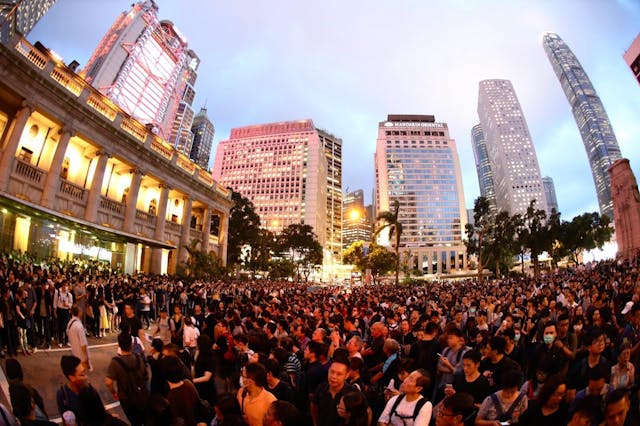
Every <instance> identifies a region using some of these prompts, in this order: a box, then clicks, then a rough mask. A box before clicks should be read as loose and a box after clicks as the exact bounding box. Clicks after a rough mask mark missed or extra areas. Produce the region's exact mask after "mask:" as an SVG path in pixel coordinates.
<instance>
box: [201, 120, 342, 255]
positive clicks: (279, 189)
mask: <svg viewBox="0 0 640 426" xmlns="http://www.w3.org/2000/svg"><path fill="white" fill-rule="evenodd" d="M212 175H213V176H214V179H215V180H217V181H218V182H220V184H221V185H225V186H228V187H231V188H233V190H235V191H237V192H239V193H241V194H242V195H243V196H245V197H247V198H248V199H250V200H251V201H252V202H253V204H254V206H255V208H256V212H257V213H258V214H259V215H260V219H261V222H262V226H263V227H264V228H267V229H269V230H270V231H272V232H276V233H277V232H280V231H281V230H282V229H283V228H285V227H287V226H288V225H291V224H294V223H301V222H302V223H305V224H308V225H311V226H312V227H313V229H314V231H315V233H316V235H317V237H318V241H319V242H320V243H321V244H322V245H323V247H324V248H325V252H330V253H332V254H334V253H335V252H339V250H340V241H341V234H342V232H341V229H342V221H341V215H342V212H341V208H339V209H338V211H337V212H336V211H335V209H332V208H330V206H332V205H333V204H334V202H337V203H339V204H338V205H339V206H341V204H342V193H341V192H340V191H341V186H342V141H341V140H340V139H338V138H336V137H334V136H332V135H330V134H328V133H327V132H324V131H322V130H319V129H317V128H316V127H315V126H314V124H313V121H311V120H300V121H287V122H282V123H271V124H262V125H255V126H247V127H241V128H236V129H232V130H231V136H230V138H229V139H228V140H226V141H222V142H220V143H219V144H218V148H217V152H216V157H215V161H214V165H213V171H212ZM336 189H337V191H336ZM336 192H339V195H338V196H339V197H340V198H339V200H334V199H333V197H335V196H336ZM335 247H337V250H336V249H335ZM325 260H326V259H325Z"/></svg>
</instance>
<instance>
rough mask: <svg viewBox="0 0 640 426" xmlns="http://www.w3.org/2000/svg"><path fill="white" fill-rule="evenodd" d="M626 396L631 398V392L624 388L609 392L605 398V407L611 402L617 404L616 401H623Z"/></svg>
mask: <svg viewBox="0 0 640 426" xmlns="http://www.w3.org/2000/svg"><path fill="white" fill-rule="evenodd" d="M624 398H627V399H630V398H629V392H628V391H627V390H626V389H624V388H620V389H616V390H614V391H612V392H609V393H608V394H607V396H606V397H605V399H604V407H605V408H604V409H605V410H606V409H607V407H609V406H610V405H611V404H615V403H616V402H618V401H621V400H623V399H624Z"/></svg>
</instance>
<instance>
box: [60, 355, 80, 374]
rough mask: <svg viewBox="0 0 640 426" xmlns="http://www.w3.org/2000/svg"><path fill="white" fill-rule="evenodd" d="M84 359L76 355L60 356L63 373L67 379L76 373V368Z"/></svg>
mask: <svg viewBox="0 0 640 426" xmlns="http://www.w3.org/2000/svg"><path fill="white" fill-rule="evenodd" d="M81 362H82V361H81V360H80V358H78V357H77V356H75V355H63V356H62V358H60V368H61V369H62V374H64V377H66V378H67V379H68V378H69V376H71V375H73V374H75V373H76V368H77V367H78V366H79V365H80V363H81Z"/></svg>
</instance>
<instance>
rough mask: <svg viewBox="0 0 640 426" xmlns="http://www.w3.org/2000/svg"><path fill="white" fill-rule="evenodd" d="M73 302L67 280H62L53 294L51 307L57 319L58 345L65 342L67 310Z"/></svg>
mask: <svg viewBox="0 0 640 426" xmlns="http://www.w3.org/2000/svg"><path fill="white" fill-rule="evenodd" d="M72 304H73V296H71V293H70V292H69V286H68V283H67V281H64V282H63V283H62V285H61V286H60V288H59V289H58V290H56V292H55V294H54V295H53V309H54V315H55V317H56V320H57V321H58V346H59V347H62V345H63V344H66V343H67V333H66V330H67V323H68V322H69V310H70V309H71V305H72Z"/></svg>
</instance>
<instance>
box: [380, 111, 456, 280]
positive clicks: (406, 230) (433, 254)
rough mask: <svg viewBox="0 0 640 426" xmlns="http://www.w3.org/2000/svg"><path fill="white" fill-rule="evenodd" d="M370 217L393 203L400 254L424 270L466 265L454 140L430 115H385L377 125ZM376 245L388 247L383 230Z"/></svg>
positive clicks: (390, 207)
mask: <svg viewBox="0 0 640 426" xmlns="http://www.w3.org/2000/svg"><path fill="white" fill-rule="evenodd" d="M375 177H376V181H375V205H376V215H377V214H378V213H380V212H381V211H393V209H394V204H395V202H396V201H398V202H399V206H400V210H399V221H400V222H401V223H402V227H403V232H402V236H401V239H400V252H401V253H404V252H406V251H410V252H411V256H412V257H411V262H412V269H413V268H418V269H419V270H422V271H424V272H426V273H429V274H433V273H442V272H451V271H453V270H454V269H456V270H457V269H466V266H467V255H466V248H465V246H464V244H463V242H462V233H463V230H464V227H465V224H466V222H467V211H466V209H465V206H464V191H463V188H462V177H461V174H460V162H459V160H458V152H457V149H456V142H455V140H453V139H452V138H451V137H450V136H449V128H448V126H447V124H446V123H438V122H436V121H435V117H434V116H432V115H389V116H388V117H387V120H386V121H383V122H381V123H380V124H379V125H378V140H377V145H376V153H375ZM378 241H379V243H381V244H385V245H391V242H390V241H389V238H388V235H387V233H382V234H381V235H380V237H379V239H378Z"/></svg>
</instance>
